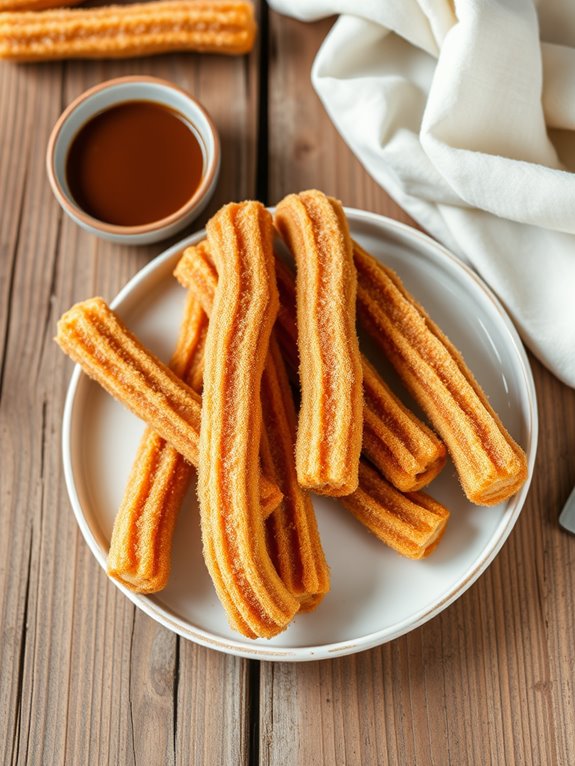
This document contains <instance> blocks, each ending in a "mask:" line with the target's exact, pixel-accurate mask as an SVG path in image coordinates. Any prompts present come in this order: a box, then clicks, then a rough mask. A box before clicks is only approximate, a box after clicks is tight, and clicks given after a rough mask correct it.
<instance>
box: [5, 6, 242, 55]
mask: <svg viewBox="0 0 575 766" xmlns="http://www.w3.org/2000/svg"><path fill="white" fill-rule="evenodd" d="M255 32H256V24H255V21H254V11H253V5H252V3H250V2H246V1H245V0H230V1H229V2H227V1H226V0H163V1H162V2H150V3H137V4H130V5H111V6H107V7H102V8H73V9H68V8H64V9H59V10H46V11H42V12H40V13H31V12H27V11H23V12H22V13H18V12H14V13H4V14H2V15H1V16H0V58H4V59H11V60H13V61H41V60H52V59H66V58H98V59H102V58H127V57H135V56H149V55H152V54H156V53H166V52H168V51H198V52H203V53H224V54H240V53H247V52H248V51H250V50H251V49H252V47H253V43H254V38H255Z"/></svg>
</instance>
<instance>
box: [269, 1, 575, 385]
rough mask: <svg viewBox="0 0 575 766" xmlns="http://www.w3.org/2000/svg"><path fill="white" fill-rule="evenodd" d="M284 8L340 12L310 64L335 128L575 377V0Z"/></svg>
mask: <svg viewBox="0 0 575 766" xmlns="http://www.w3.org/2000/svg"><path fill="white" fill-rule="evenodd" d="M271 4H272V5H273V6H274V7H275V8H276V9H277V10H279V11H281V12H285V13H288V14H291V15H294V16H297V17H299V18H302V19H306V20H310V19H313V18H319V17H321V16H326V15H331V14H333V13H340V14H342V15H341V16H340V18H339V19H338V21H337V22H336V24H335V25H334V26H333V28H332V29H331V31H330V32H329V34H328V36H327V37H326V39H325V41H324V42H323V44H322V46H321V48H320V50H319V52H318V54H317V56H316V60H315V62H314V65H313V68H312V82H313V85H314V87H315V89H316V91H317V93H318V95H319V96H320V98H321V100H322V102H323V104H324V106H325V108H326V110H327V112H328V114H329V116H330V118H331V119H332V121H333V122H334V124H335V126H336V127H337V129H338V130H339V132H340V133H341V135H342V136H343V138H344V139H345V140H346V142H347V143H348V145H349V146H350V148H351V149H352V150H353V152H354V153H355V155H356V156H357V157H358V159H359V160H360V162H362V164H363V165H364V166H365V168H366V169H367V170H368V172H369V173H370V174H371V175H372V176H373V178H374V179H375V180H376V181H377V182H378V183H379V184H380V185H381V186H382V187H383V188H385V189H386V191H388V192H389V194H390V195H391V196H392V197H393V198H394V199H395V200H396V201H397V202H398V204H400V205H401V206H402V207H403V208H404V209H405V210H406V211H407V212H408V213H409V214H410V215H411V216H412V217H413V218H414V219H415V220H416V221H418V223H419V224H420V225H422V226H423V227H424V228H425V229H427V230H428V231H429V232H430V234H432V236H434V237H436V238H437V239H438V240H439V241H441V242H442V243H443V244H445V245H446V247H448V248H449V249H451V250H452V251H453V252H455V254H456V255H458V256H459V257H460V258H462V259H463V260H465V261H466V262H467V263H469V264H471V265H472V266H473V267H474V268H475V269H476V270H477V272H478V273H479V274H480V275H481V276H482V277H483V278H484V279H485V280H486V282H487V283H488V284H489V285H490V286H491V287H492V289H493V290H494V291H495V292H496V294H497V295H498V296H499V298H500V299H501V300H502V301H503V303H504V304H505V306H506V308H507V309H508V311H509V312H510V314H511V316H512V317H513V319H514V321H515V322H516V324H517V326H518V329H519V331H520V333H521V335H522V337H523V340H524V341H525V343H526V344H527V345H528V346H529V347H530V348H531V350H532V351H533V352H534V353H535V355H536V356H537V357H538V358H539V359H540V360H541V361H542V362H543V363H544V364H546V365H547V366H548V367H549V368H550V370H551V371H552V372H553V373H554V374H556V375H557V376H558V377H559V378H560V379H561V380H563V381H564V382H566V383H567V384H569V385H571V386H575V301H573V300H572V297H571V296H572V293H573V289H574V288H575V237H574V234H575V176H574V175H573V173H572V172H571V169H572V168H575V133H574V132H573V131H574V130H575V5H574V4H572V3H569V2H568V0H555V2H554V3H548V4H547V3H540V4H538V5H536V4H535V3H533V2H531V1H530V0H456V2H455V3H454V4H452V3H450V2H449V1H448V0H419V2H417V1H416V0H410V1H409V2H400V0H381V2H377V1H376V0H355V1H354V2H353V3H352V2H350V1H349V0H340V1H339V2H333V0H332V1H331V2H330V0H308V1H307V2H305V3H304V2H303V1H302V0H296V1H295V2H294V1H293V0H292V2H289V3H288V2H287V0H273V2H272V3H271ZM554 20H555V21H554ZM558 25H560V26H561V28H560V29H559V28H558ZM540 33H541V36H542V41H540Z"/></svg>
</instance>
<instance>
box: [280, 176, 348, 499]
mask: <svg viewBox="0 0 575 766" xmlns="http://www.w3.org/2000/svg"><path fill="white" fill-rule="evenodd" d="M274 221H275V224H276V226H277V228H278V230H279V232H280V234H281V236H282V237H283V239H284V240H285V242H286V243H287V244H288V246H289V248H290V250H291V251H292V253H293V256H294V258H295V261H296V265H297V277H296V296H297V324H298V348H299V358H300V386H301V406H300V412H299V419H298V429H297V438H296V467H297V475H298V480H299V483H300V484H301V485H302V486H303V487H306V488H307V489H313V490H314V491H315V492H319V493H320V494H326V495H335V496H338V495H348V494H349V493H350V492H353V491H354V489H356V487H357V482H358V477H357V472H358V465H359V455H360V452H361V434H362V422H363V421H362V408H363V398H362V397H363V393H362V385H361V359H360V353H359V344H358V340H357V333H356V330H355V294H356V275H355V267H354V265H353V257H352V247H351V238H350V236H349V228H348V225H347V220H346V218H345V214H344V212H343V208H342V206H341V203H339V202H338V201H337V200H334V199H331V198H329V197H326V196H325V194H323V193H322V192H318V191H314V190H312V191H306V192H302V193H301V194H297V195H296V194H290V195H289V196H287V197H286V198H285V199H283V200H282V201H281V202H280V203H279V204H278V206H277V208H276V212H275V218H274Z"/></svg>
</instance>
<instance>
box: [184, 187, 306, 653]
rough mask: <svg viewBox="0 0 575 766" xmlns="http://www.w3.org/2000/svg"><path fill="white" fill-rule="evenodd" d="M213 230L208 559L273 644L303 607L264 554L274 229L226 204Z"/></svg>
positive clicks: (206, 432) (204, 511)
mask: <svg viewBox="0 0 575 766" xmlns="http://www.w3.org/2000/svg"><path fill="white" fill-rule="evenodd" d="M207 232H208V242H209V246H210V251H211V253H212V255H213V257H214V260H215V265H216V268H217V270H218V274H219V277H220V279H219V281H218V287H217V289H216V295H215V300H214V308H213V312H212V318H211V321H210V325H209V329H208V334H207V338H206V350H205V363H204V391H203V407H202V426H201V435H200V460H199V466H198V497H199V500H200V511H201V513H200V517H201V526H202V537H203V540H204V556H205V560H206V565H207V567H208V570H209V572H210V574H211V575H212V579H213V581H214V585H215V587H216V590H217V592H218V596H219V597H220V600H221V602H222V604H223V606H224V608H225V609H226V611H227V612H228V614H229V615H230V619H231V621H232V622H233V612H232V609H233V610H236V611H237V612H238V613H239V614H240V615H241V617H242V619H243V621H244V622H245V624H246V625H247V626H248V628H249V630H250V631H251V632H253V633H254V634H256V635H257V636H260V637H267V638H270V637H272V636H274V635H276V634H277V633H279V632H281V631H282V630H284V629H285V628H286V627H287V625H288V624H289V622H290V621H291V619H292V618H293V616H294V615H295V613H296V612H297V610H298V609H299V602H298V600H297V599H296V598H295V597H294V596H293V595H292V594H291V593H290V592H289V590H288V589H287V588H286V586H285V585H284V583H283V582H282V581H281V579H280V577H279V575H278V573H277V571H276V570H275V568H274V566H273V563H272V561H271V559H270V556H269V553H268V551H267V547H266V535H265V527H264V520H263V517H262V513H261V509H260V503H259V493H258V475H259V470H258V466H259V463H258V454H259V446H260V434H261V428H262V412H261V406H260V389H261V378H262V374H263V368H264V363H265V359H266V356H267V352H268V344H269V337H270V333H271V330H272V326H273V323H274V320H275V315H276V312H277V307H278V296H277V289H276V286H275V274H274V264H273V250H272V235H273V226H272V221H271V216H270V214H269V213H268V212H267V211H266V209H265V208H264V207H263V206H262V205H261V204H260V203H257V202H244V203H240V204H229V205H226V206H225V207H223V208H222V209H221V210H220V211H219V212H218V213H216V215H215V216H214V217H213V218H212V219H211V220H210V221H209V222H208V226H207ZM236 627H238V626H236ZM239 629H240V630H241V627H240V628H239Z"/></svg>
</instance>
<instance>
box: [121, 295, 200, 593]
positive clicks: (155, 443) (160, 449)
mask: <svg viewBox="0 0 575 766" xmlns="http://www.w3.org/2000/svg"><path fill="white" fill-rule="evenodd" d="M207 327H208V318H207V316H206V314H205V312H204V310H203V309H202V307H201V306H200V304H199V303H198V302H197V301H196V299H195V298H194V296H193V295H192V294H191V293H188V297H187V300H186V307H185V311H184V319H183V321H182V325H181V328H180V335H179V338H178V343H177V347H176V350H175V352H174V355H173V357H172V360H171V362H170V367H171V369H172V370H173V371H174V372H175V373H176V375H178V377H180V378H182V379H183V380H185V381H186V382H187V383H188V385H189V386H190V387H191V388H192V389H193V390H194V391H196V393H198V394H200V393H201V388H202V380H203V354H204V341H205V336H206V331H207ZM191 476H192V466H191V465H190V463H188V462H187V461H186V460H185V458H184V457H183V456H182V455H180V453H179V452H177V451H176V450H175V449H174V448H173V447H171V446H170V445H169V444H168V443H167V442H166V441H165V440H164V439H162V437H161V436H159V435H158V434H157V433H156V432H155V431H154V430H153V429H152V428H149V427H148V428H146V430H145V432H144V435H143V436H142V439H141V441H140V446H139V448H138V452H137V455H136V458H135V461H134V464H133V466H132V470H131V472H130V477H129V479H128V483H127V485H126V489H125V491H124V497H123V499H122V503H121V505H120V508H119V510H118V513H117V515H116V519H115V521H114V528H113V531H112V539H111V542H110V552H109V554H108V563H107V571H108V574H109V575H110V577H113V578H114V579H115V580H118V581H119V582H121V583H122V584H123V585H125V586H126V587H127V588H129V589H130V590H132V591H134V592H136V593H156V592H157V591H160V590H162V589H163V588H164V587H165V586H166V584H167V582H168V577H169V574H170V568H171V553H172V537H173V532H174V526H175V523H176V519H177V515H178V512H179V510H180V506H181V504H182V500H183V498H184V495H185V493H186V490H187V489H188V486H189V483H190V479H191Z"/></svg>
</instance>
